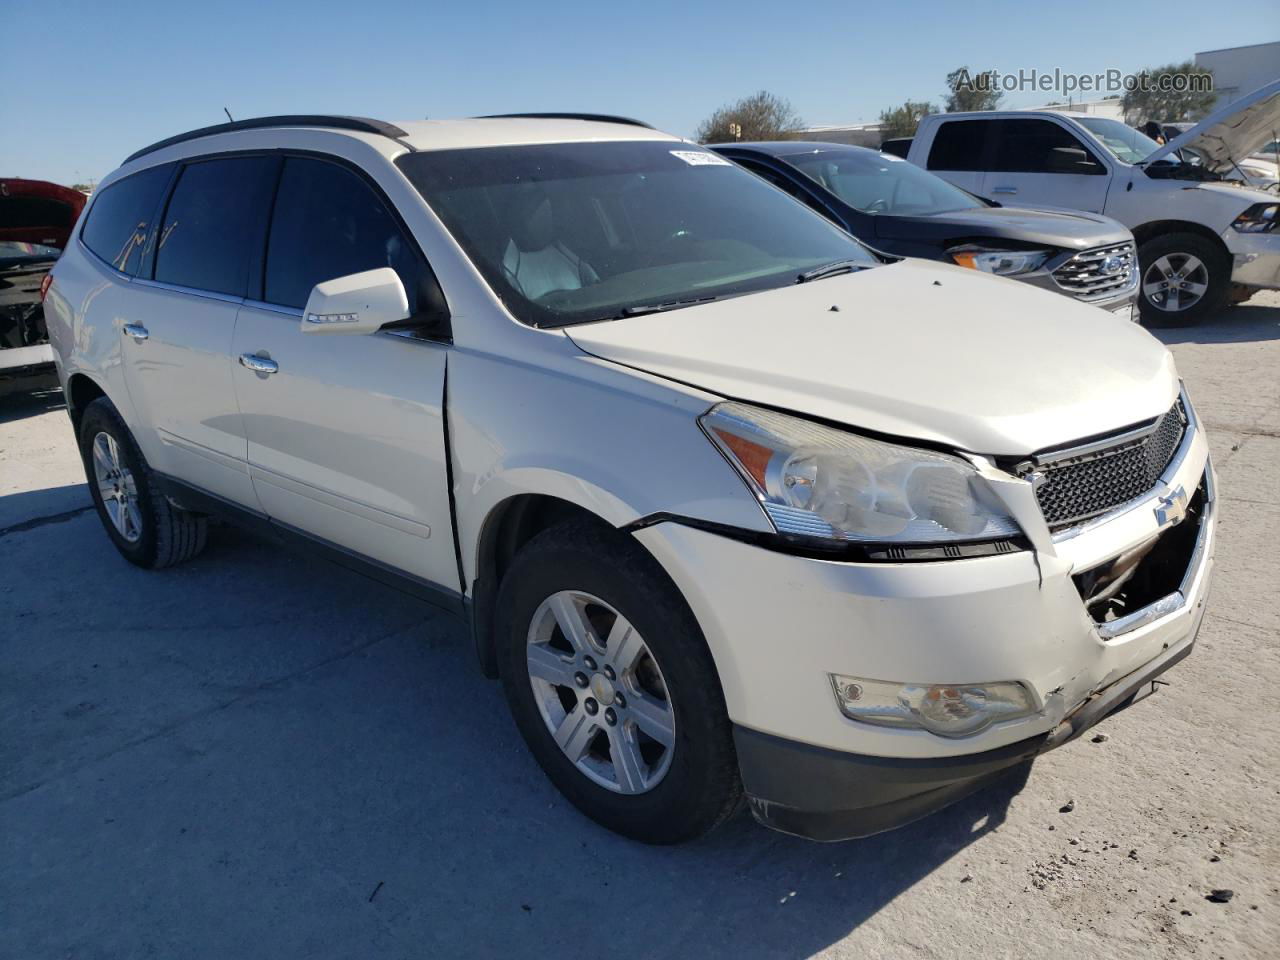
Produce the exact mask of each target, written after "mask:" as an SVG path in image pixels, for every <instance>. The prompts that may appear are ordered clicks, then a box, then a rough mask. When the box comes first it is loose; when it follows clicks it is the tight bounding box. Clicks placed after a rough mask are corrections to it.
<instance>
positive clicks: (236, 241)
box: [155, 157, 273, 297]
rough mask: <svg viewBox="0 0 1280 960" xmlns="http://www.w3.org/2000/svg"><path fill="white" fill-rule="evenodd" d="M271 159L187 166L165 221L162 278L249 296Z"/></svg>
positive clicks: (158, 270)
mask: <svg viewBox="0 0 1280 960" xmlns="http://www.w3.org/2000/svg"><path fill="white" fill-rule="evenodd" d="M272 162H273V161H271V160H269V159H267V158H266V157H221V158H218V159H215V160H201V161H197V162H195V163H191V164H188V165H187V166H186V167H184V168H183V170H182V173H181V174H180V175H179V176H178V182H177V184H176V185H175V186H174V188H173V194H172V196H171V197H170V198H169V205H168V207H167V208H166V209H165V214H164V220H163V221H162V226H161V230H160V243H159V247H158V249H157V251H156V272H155V278H156V279H157V280H160V281H163V282H164V283H172V284H176V285H177V286H180V287H192V288H194V289H197V290H209V291H212V292H214V293H225V294H229V295H231V296H234V297H242V296H244V293H245V281H246V278H247V276H248V269H249V259H250V251H251V250H252V248H253V246H254V244H255V243H257V242H258V240H259V238H260V237H261V228H262V221H263V219H265V213H264V210H263V208H264V204H263V200H262V197H263V193H264V187H265V182H266V179H267V178H266V173H267V170H268V168H269V166H270V164H271V163H272Z"/></svg>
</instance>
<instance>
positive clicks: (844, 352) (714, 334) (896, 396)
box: [566, 260, 1178, 456]
mask: <svg viewBox="0 0 1280 960" xmlns="http://www.w3.org/2000/svg"><path fill="white" fill-rule="evenodd" d="M566 332H567V333H568V334H569V336H570V337H571V338H572V339H573V341H574V342H575V343H576V344H578V345H579V346H580V347H581V348H582V349H583V350H584V351H586V352H588V353H590V354H593V355H595V356H597V357H601V358H603V359H606V360H611V361H613V362H615V363H620V364H624V365H626V366H630V367H634V368H636V369H639V370H644V371H647V372H649V373H654V374H657V375H659V376H663V377H667V378H669V379H672V380H678V381H680V382H682V383H687V384H690V385H692V386H695V387H698V388H700V389H704V390H707V391H710V392H712V393H716V394H719V395H721V396H724V397H727V398H732V399H737V400H743V401H747V402H756V403H761V404H765V405H768V406H772V407H778V408H781V409H785V410H791V411H794V412H797V413H801V414H808V415H810V416H815V417H819V418H823V419H826V420H831V421H835V422H838V423H843V424H847V425H849V426H850V427H854V428H860V429H863V430H869V431H873V432H878V433H883V434H890V435H893V436H898V437H905V438H915V439H919V440H925V441H930V442H933V443H938V444H943V445H945V446H948V447H952V448H955V449H960V450H969V451H972V452H975V453H983V454H991V455H1001V456H1003V455H1010V456H1022V455H1025V454H1028V453H1031V452H1033V451H1036V450H1042V449H1044V448H1046V447H1054V446H1059V445H1062V444H1066V443H1069V442H1071V441H1074V440H1080V439H1084V438H1088V437H1092V436H1096V435H1098V434H1105V433H1110V432H1113V431H1116V430H1119V429H1120V428H1122V427H1126V426H1129V425H1131V424H1134V423H1138V422H1140V421H1142V420H1147V419H1150V418H1154V417H1156V416H1159V415H1160V414H1162V413H1164V412H1165V411H1166V410H1168V409H1169V406H1170V405H1171V404H1172V403H1173V401H1174V398H1175V397H1176V396H1177V389H1178V384H1177V374H1176V372H1175V370H1174V365H1173V358H1172V356H1171V355H1170V353H1169V352H1168V350H1166V349H1165V348H1164V346H1162V345H1161V344H1160V343H1159V341H1157V340H1156V339H1155V338H1153V337H1152V336H1151V335H1150V334H1148V333H1147V332H1146V331H1145V330H1143V329H1142V328H1141V327H1139V326H1138V325H1137V324H1134V323H1129V322H1128V321H1125V320H1120V319H1117V318H1116V317H1114V316H1112V315H1111V314H1109V313H1106V312H1104V311H1102V310H1100V309H1098V308H1097V307H1091V306H1087V305H1084V304H1080V303H1077V302H1075V301H1074V300H1071V299H1070V298H1068V297H1065V296H1061V295H1059V294H1055V293H1049V292H1046V291H1044V290H1040V289H1037V288H1035V287H1033V286H1031V285H1029V284H1025V283H1020V282H1017V281H1014V280H1006V279H1003V278H1000V277H993V276H990V275H988V274H985V273H979V272H977V271H974V270H966V269H964V268H962V267H954V266H948V265H945V264H940V263H933V262H931V261H926V260H903V261H901V262H899V263H895V264H890V265H886V266H882V267H875V268H873V269H870V270H865V271H862V272H860V273H855V274H850V275H846V276H838V277H832V278H830V279H827V280H816V281H813V282H811V283H807V284H804V285H802V286H794V287H786V288H783V289H779V290H770V291H767V292H764V293H757V294H752V295H749V296H744V297H737V298H731V299H727V300H722V301H718V302H713V303H708V304H705V305H702V306H696V307H686V308H684V309H681V310H673V311H670V312H667V313H659V314H651V315H648V316H639V317H630V318H628V319H625V320H614V321H607V322H602V323H592V324H582V325H579V326H574V327H571V328H569V329H568V330H567V331H566Z"/></svg>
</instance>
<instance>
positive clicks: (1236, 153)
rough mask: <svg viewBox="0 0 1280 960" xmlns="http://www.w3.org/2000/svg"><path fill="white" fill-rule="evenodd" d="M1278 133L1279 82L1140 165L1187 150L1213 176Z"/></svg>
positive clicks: (1206, 121) (1212, 117)
mask: <svg viewBox="0 0 1280 960" xmlns="http://www.w3.org/2000/svg"><path fill="white" fill-rule="evenodd" d="M1277 131H1280V80H1273V81H1272V82H1271V83H1268V84H1267V85H1266V86H1263V87H1259V88H1258V89H1257V90H1255V91H1253V93H1250V94H1248V95H1247V96H1243V97H1241V98H1240V99H1239V100H1234V101H1232V102H1231V103H1229V104H1227V105H1226V106H1225V107H1221V108H1219V109H1217V110H1215V111H1214V112H1213V113H1211V114H1209V116H1207V117H1205V118H1204V119H1203V120H1201V121H1200V122H1199V123H1197V124H1196V125H1195V126H1194V127H1192V128H1191V129H1190V130H1188V131H1187V132H1186V133H1184V134H1182V135H1181V136H1179V137H1174V138H1173V139H1172V140H1170V141H1169V142H1168V143H1166V144H1165V145H1164V146H1163V147H1161V148H1160V149H1159V150H1156V151H1155V152H1154V153H1152V154H1150V155H1149V156H1148V157H1147V158H1146V159H1145V160H1144V161H1143V163H1144V164H1146V165H1150V164H1151V163H1153V162H1154V161H1156V160H1160V159H1162V158H1164V157H1168V156H1171V155H1173V154H1174V153H1176V152H1177V151H1179V150H1182V149H1184V148H1189V149H1191V150H1194V151H1195V152H1196V153H1198V154H1200V155H1201V156H1202V157H1204V161H1205V166H1206V167H1207V168H1208V169H1209V170H1212V171H1213V172H1214V173H1219V174H1227V173H1229V172H1230V171H1231V170H1232V169H1233V168H1234V166H1235V164H1236V162H1238V161H1240V160H1244V159H1245V158H1247V157H1248V156H1249V154H1251V153H1256V152H1257V151H1258V149H1259V148H1261V147H1262V146H1263V144H1266V143H1270V142H1271V141H1272V140H1274V139H1276V134H1277Z"/></svg>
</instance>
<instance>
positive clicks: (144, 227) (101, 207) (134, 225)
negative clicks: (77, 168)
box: [80, 164, 173, 274]
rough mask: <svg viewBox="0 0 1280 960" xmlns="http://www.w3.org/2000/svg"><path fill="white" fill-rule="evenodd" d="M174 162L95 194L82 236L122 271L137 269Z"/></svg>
mask: <svg viewBox="0 0 1280 960" xmlns="http://www.w3.org/2000/svg"><path fill="white" fill-rule="evenodd" d="M172 172H173V165H172V164H164V165H163V166H159V167H151V168H150V169H148V170H143V171H142V172H141V173H135V174H134V175H133V176H131V177H125V178H124V179H123V180H117V181H116V182H115V183H113V184H111V185H110V186H107V187H103V188H102V189H101V190H99V191H98V192H97V195H96V196H94V198H93V205H92V206H91V207H90V208H89V213H88V215H87V216H86V217H85V223H84V229H83V230H82V231H81V233H80V239H81V240H83V241H84V245H85V246H86V247H88V248H89V249H90V250H92V251H93V252H94V253H95V254H97V255H98V256H99V257H101V258H102V259H103V260H105V261H106V262H107V263H109V264H111V266H113V267H115V268H116V269H117V270H119V271H120V272H121V273H128V274H132V273H134V272H136V271H137V269H138V264H139V262H140V261H141V259H142V248H143V245H144V244H145V243H146V242H147V234H148V232H149V231H150V229H151V220H152V217H153V216H154V215H155V210H156V206H157V204H159V202H160V194H161V193H162V192H163V191H164V188H165V185H166V184H168V182H169V176H170V174H171V173H172Z"/></svg>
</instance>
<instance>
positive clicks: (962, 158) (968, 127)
mask: <svg viewBox="0 0 1280 960" xmlns="http://www.w3.org/2000/svg"><path fill="white" fill-rule="evenodd" d="M993 123H995V121H994V120H942V121H940V122H939V123H938V127H937V130H936V131H935V132H934V135H933V141H932V142H931V143H930V144H929V154H928V156H927V157H926V158H925V169H926V170H930V171H932V172H933V173H936V174H937V175H938V176H940V177H942V178H944V179H946V180H950V181H951V182H952V183H954V184H955V185H956V186H957V187H960V188H962V189H964V190H968V191H969V192H970V193H977V194H981V193H982V178H983V174H984V173H985V171H986V169H987V168H986V149H987V136H988V133H989V132H990V130H991V126H992V124H993ZM916 140H917V141H918V140H919V137H917V138H916Z"/></svg>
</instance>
